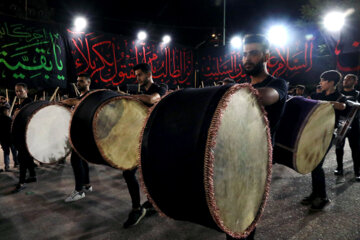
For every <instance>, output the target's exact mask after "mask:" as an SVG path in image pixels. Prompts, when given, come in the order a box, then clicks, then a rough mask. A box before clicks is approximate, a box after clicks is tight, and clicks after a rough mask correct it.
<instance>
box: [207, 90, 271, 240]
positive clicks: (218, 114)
mask: <svg viewBox="0 0 360 240" xmlns="http://www.w3.org/2000/svg"><path fill="white" fill-rule="evenodd" d="M242 88H247V89H248V90H249V92H251V93H253V94H254V95H255V96H256V99H257V101H258V103H259V96H258V91H257V90H256V89H254V88H253V87H252V86H251V85H250V84H247V83H245V84H236V85H234V86H232V87H231V88H230V89H229V90H228V91H227V92H226V93H225V94H224V96H223V97H222V99H221V100H220V102H219V104H218V106H217V108H216V111H215V113H214V115H213V118H212V120H211V125H210V128H209V131H208V137H207V141H206V147H205V159H204V183H205V192H206V201H207V204H208V208H209V211H210V213H211V215H212V217H213V219H214V221H215V222H216V224H217V225H218V226H219V228H221V230H223V231H224V232H225V233H227V234H228V235H230V236H232V237H235V238H244V237H247V236H248V235H249V234H250V233H251V232H252V231H253V230H254V228H255V226H256V224H257V222H258V220H259V219H260V217H261V215H262V213H263V211H264V208H265V204H266V200H267V198H268V195H269V190H270V182H271V168H272V145H271V135H270V128H269V121H268V119H267V117H266V116H267V113H266V111H265V109H264V107H263V106H262V105H261V104H260V103H259V106H260V110H261V112H262V113H263V120H264V122H265V124H266V132H267V135H268V154H269V161H268V170H267V177H266V186H265V191H264V195H263V199H262V202H261V204H260V208H259V211H258V213H257V215H256V217H255V219H254V221H253V222H252V223H251V224H250V226H249V227H248V228H247V229H246V230H245V231H244V232H243V233H238V232H233V231H231V230H230V229H228V228H227V227H226V226H225V225H224V223H223V221H222V220H221V218H220V215H219V208H218V207H217V205H216V200H215V195H214V172H213V169H214V161H215V156H214V153H213V150H212V149H214V148H215V146H216V140H215V139H216V136H217V132H218V129H219V127H220V123H221V119H222V115H223V111H224V109H226V107H227V105H228V103H229V100H230V97H231V96H232V95H233V94H235V93H236V92H237V91H238V90H240V89H242Z"/></svg>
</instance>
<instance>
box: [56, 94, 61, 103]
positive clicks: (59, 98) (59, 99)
mask: <svg viewBox="0 0 360 240" xmlns="http://www.w3.org/2000/svg"><path fill="white" fill-rule="evenodd" d="M57 101H58V102H60V101H61V97H60V93H58V94H57Z"/></svg>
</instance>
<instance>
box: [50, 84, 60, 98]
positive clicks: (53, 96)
mask: <svg viewBox="0 0 360 240" xmlns="http://www.w3.org/2000/svg"><path fill="white" fill-rule="evenodd" d="M59 88H60V87H57V88H56V89H55V92H54V94H53V95H52V96H51V98H50V100H49V101H50V102H51V101H52V100H54V98H55V96H56V93H57V91H59Z"/></svg>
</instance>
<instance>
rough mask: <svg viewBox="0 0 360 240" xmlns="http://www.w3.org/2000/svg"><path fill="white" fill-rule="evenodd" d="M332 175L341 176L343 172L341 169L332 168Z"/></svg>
mask: <svg viewBox="0 0 360 240" xmlns="http://www.w3.org/2000/svg"><path fill="white" fill-rule="evenodd" d="M334 175H335V176H343V175H344V172H343V170H339V169H335V170H334Z"/></svg>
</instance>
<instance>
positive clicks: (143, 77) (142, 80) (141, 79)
mask: <svg viewBox="0 0 360 240" xmlns="http://www.w3.org/2000/svg"><path fill="white" fill-rule="evenodd" d="M135 76H136V80H137V81H138V83H139V84H140V85H141V86H146V85H147V84H148V83H149V81H150V80H149V79H150V73H144V72H143V71H142V70H141V69H137V70H135Z"/></svg>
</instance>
